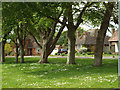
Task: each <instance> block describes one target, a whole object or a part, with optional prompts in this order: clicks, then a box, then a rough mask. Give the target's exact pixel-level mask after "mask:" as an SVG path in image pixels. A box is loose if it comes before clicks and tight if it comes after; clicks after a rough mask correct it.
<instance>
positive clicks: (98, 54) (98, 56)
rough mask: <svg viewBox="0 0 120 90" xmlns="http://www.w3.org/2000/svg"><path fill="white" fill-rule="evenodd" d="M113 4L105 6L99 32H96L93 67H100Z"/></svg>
mask: <svg viewBox="0 0 120 90" xmlns="http://www.w3.org/2000/svg"><path fill="white" fill-rule="evenodd" d="M114 4H115V3H112V2H109V3H108V4H105V3H104V5H105V6H106V11H105V14H104V17H103V20H102V23H101V27H100V30H99V31H98V36H97V40H96V49H95V57H94V58H95V60H94V66H101V65H102V55H103V45H104V38H105V36H106V31H107V29H108V26H109V21H110V17H111V16H112V11H113V7H114Z"/></svg>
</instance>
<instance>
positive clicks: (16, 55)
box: [15, 43, 18, 63]
mask: <svg viewBox="0 0 120 90" xmlns="http://www.w3.org/2000/svg"><path fill="white" fill-rule="evenodd" d="M15 47H16V51H15V52H16V54H15V57H16V63H18V45H17V43H15Z"/></svg>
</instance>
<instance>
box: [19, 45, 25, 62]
mask: <svg viewBox="0 0 120 90" xmlns="http://www.w3.org/2000/svg"><path fill="white" fill-rule="evenodd" d="M20 51H21V52H20V55H21V58H20V62H21V63H24V46H23V45H20Z"/></svg>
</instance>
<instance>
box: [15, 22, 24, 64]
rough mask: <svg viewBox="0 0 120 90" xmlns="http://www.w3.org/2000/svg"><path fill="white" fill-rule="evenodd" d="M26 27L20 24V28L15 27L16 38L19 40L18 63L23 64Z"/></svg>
mask: <svg viewBox="0 0 120 90" xmlns="http://www.w3.org/2000/svg"><path fill="white" fill-rule="evenodd" d="M25 28H26V27H24V26H23V25H22V24H21V28H19V26H18V27H17V32H16V33H17V37H18V40H19V45H20V57H21V58H20V62H21V63H24V46H25V39H26V29H25ZM22 29H25V31H24V32H23V30H22Z"/></svg>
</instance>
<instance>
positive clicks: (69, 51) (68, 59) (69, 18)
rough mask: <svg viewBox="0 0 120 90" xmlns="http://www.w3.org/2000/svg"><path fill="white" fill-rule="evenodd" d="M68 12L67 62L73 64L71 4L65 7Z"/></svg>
mask: <svg viewBox="0 0 120 90" xmlns="http://www.w3.org/2000/svg"><path fill="white" fill-rule="evenodd" d="M67 8H68V9H67V13H68V27H67V28H68V57H67V64H75V28H74V23H73V15H72V4H69V5H68V7H67Z"/></svg>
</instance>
